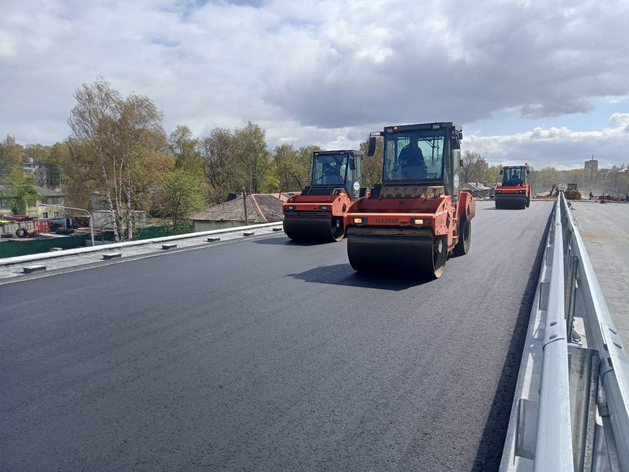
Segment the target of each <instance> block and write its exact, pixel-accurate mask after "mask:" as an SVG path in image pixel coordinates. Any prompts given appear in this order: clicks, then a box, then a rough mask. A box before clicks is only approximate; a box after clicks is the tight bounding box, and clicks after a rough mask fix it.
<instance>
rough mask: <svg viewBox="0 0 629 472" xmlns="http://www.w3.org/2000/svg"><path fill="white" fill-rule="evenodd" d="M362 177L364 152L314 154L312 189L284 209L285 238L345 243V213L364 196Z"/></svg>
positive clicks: (289, 201)
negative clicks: (341, 241) (354, 202)
mask: <svg viewBox="0 0 629 472" xmlns="http://www.w3.org/2000/svg"><path fill="white" fill-rule="evenodd" d="M362 177H363V153H362V152H360V151H316V152H314V153H313V155H312V180H311V182H310V185H309V186H308V187H306V188H305V189H304V190H303V192H302V193H301V195H296V196H294V197H292V198H290V199H288V200H287V201H286V203H284V205H283V211H284V232H285V233H286V235H287V236H288V237H289V238H291V239H293V240H296V241H319V242H332V241H340V240H341V239H343V236H344V235H345V226H344V218H343V217H344V215H345V212H346V211H347V209H348V208H349V206H350V205H351V204H352V202H353V201H354V200H356V199H358V198H359V197H361V196H362V194H364V192H365V189H361V185H360V183H361V181H362Z"/></svg>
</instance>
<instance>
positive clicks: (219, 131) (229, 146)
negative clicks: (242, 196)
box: [200, 128, 240, 203]
mask: <svg viewBox="0 0 629 472" xmlns="http://www.w3.org/2000/svg"><path fill="white" fill-rule="evenodd" d="M200 155H201V159H202V166H203V173H204V174H205V177H206V179H207V182H208V184H209V186H210V191H209V195H208V201H209V202H212V203H220V202H222V201H224V200H225V197H226V196H227V194H228V193H229V192H230V191H232V190H235V188H236V187H237V186H238V184H237V183H236V175H237V173H238V167H239V165H240V162H238V161H237V160H236V140H235V138H234V135H233V133H232V132H231V131H230V130H228V129H225V128H214V129H213V130H212V131H211V132H210V136H208V137H207V138H205V139H204V140H203V141H202V142H201V143H200Z"/></svg>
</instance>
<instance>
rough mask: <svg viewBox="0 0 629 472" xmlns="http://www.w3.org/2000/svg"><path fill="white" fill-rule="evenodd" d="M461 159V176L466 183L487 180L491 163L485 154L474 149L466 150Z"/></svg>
mask: <svg viewBox="0 0 629 472" xmlns="http://www.w3.org/2000/svg"><path fill="white" fill-rule="evenodd" d="M461 160H462V161H463V166H462V168H461V170H462V174H461V176H462V178H463V183H464V184H466V183H469V182H481V181H484V180H485V174H486V172H487V170H488V169H489V165H488V164H487V161H486V160H485V159H484V158H483V156H481V155H480V154H478V153H476V152H473V151H465V152H464V153H463V157H462V159H461Z"/></svg>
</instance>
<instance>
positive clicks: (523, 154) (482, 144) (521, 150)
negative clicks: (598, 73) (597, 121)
mask: <svg viewBox="0 0 629 472" xmlns="http://www.w3.org/2000/svg"><path fill="white" fill-rule="evenodd" d="M609 124H610V126H609V127H607V128H604V129H602V130H599V131H572V130H569V129H567V128H563V127H562V128H549V129H542V128H535V129H534V130H533V131H528V132H525V133H518V134H514V135H510V136H474V135H471V136H466V137H465V139H464V140H463V143H464V145H463V148H464V149H470V150H473V151H475V152H478V153H479V154H481V155H482V156H483V157H484V158H485V159H486V160H487V161H488V162H489V163H490V164H492V165H497V164H503V165H514V164H517V163H521V162H528V163H529V164H531V165H532V166H533V167H535V168H537V169H540V168H542V167H555V168H558V169H568V168H577V167H578V168H582V167H583V162H584V161H586V160H588V159H590V158H591V157H592V156H594V157H595V158H596V159H598V160H599V167H611V166H612V165H621V164H629V152H627V149H629V114H619V113H615V114H613V115H612V116H611V117H610V120H609Z"/></svg>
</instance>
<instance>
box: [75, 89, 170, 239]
mask: <svg viewBox="0 0 629 472" xmlns="http://www.w3.org/2000/svg"><path fill="white" fill-rule="evenodd" d="M74 97H75V99H76V101H77V104H76V105H75V107H74V108H73V109H72V112H71V115H70V118H69V120H68V123H69V125H70V128H71V129H72V132H73V135H72V137H71V138H70V139H69V141H68V144H69V146H70V149H71V155H72V157H73V159H74V160H75V163H74V164H75V165H78V166H79V167H80V166H84V167H85V173H86V174H87V175H86V177H88V178H90V179H91V180H93V181H94V182H95V183H96V184H97V188H98V190H100V191H102V192H103V193H104V195H105V198H106V201H107V204H108V210H109V211H110V212H111V214H112V215H113V217H114V236H115V240H116V241H120V240H124V239H132V238H133V217H132V212H133V210H134V198H133V197H134V195H135V196H137V195H138V194H139V193H140V192H142V191H145V190H146V188H147V186H150V183H151V182H156V181H159V180H160V177H161V176H160V174H162V175H163V173H164V172H165V171H166V170H167V169H168V167H170V166H172V165H173V158H172V157H168V153H167V151H168V144H167V141H166V134H165V133H164V130H163V128H162V113H161V112H160V111H159V110H157V108H156V107H155V105H154V104H153V102H152V101H151V100H150V99H149V98H148V97H145V96H139V95H134V94H132V95H129V96H128V97H127V98H126V99H124V98H123V97H122V96H121V95H120V93H119V92H118V91H116V90H114V89H112V88H111V86H110V84H109V83H108V82H107V81H105V80H104V79H102V78H101V79H98V80H97V81H96V82H94V83H93V84H91V85H86V84H83V85H82V87H81V88H79V89H78V90H77V91H76V93H75V94H74Z"/></svg>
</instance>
